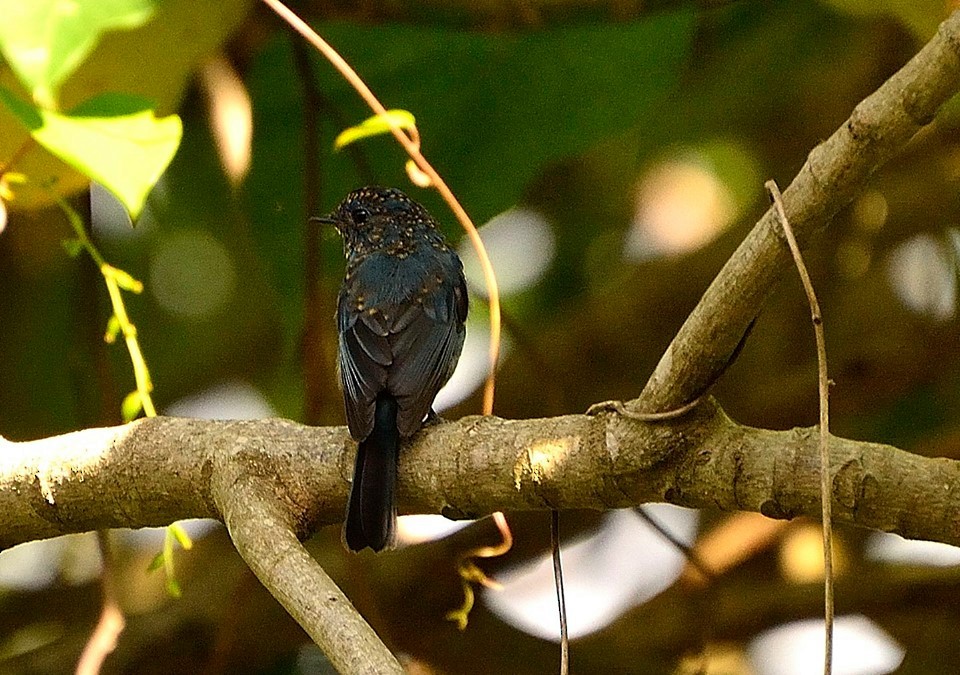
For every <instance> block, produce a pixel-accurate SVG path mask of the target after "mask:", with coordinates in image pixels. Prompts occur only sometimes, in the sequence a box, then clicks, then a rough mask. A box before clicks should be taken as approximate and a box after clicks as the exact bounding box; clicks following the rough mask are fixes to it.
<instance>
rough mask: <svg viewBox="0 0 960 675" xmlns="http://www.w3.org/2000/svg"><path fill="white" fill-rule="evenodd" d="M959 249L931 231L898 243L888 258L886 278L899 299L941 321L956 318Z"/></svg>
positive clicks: (915, 309)
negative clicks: (949, 245) (930, 233)
mask: <svg viewBox="0 0 960 675" xmlns="http://www.w3.org/2000/svg"><path fill="white" fill-rule="evenodd" d="M955 256H956V251H953V250H951V248H950V247H948V246H947V245H945V244H944V243H943V242H942V241H940V240H939V239H935V238H934V237H932V236H930V235H929V234H918V235H916V236H915V237H912V238H910V239H908V240H906V241H905V242H903V243H902V244H900V245H899V246H897V247H896V248H895V249H894V250H893V251H892V252H891V253H890V256H889V257H888V258H887V279H888V280H889V282H890V285H891V287H892V288H893V290H894V292H895V293H896V295H897V297H898V298H899V299H900V301H901V302H902V303H903V304H904V305H906V306H907V307H908V308H909V309H911V310H913V311H914V312H916V313H918V314H923V315H925V316H927V317H930V318H933V319H936V320H938V321H946V320H947V319H951V318H953V316H954V314H955V312H956V304H957V265H956V262H955V260H956V258H955Z"/></svg>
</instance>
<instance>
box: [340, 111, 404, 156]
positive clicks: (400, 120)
mask: <svg viewBox="0 0 960 675" xmlns="http://www.w3.org/2000/svg"><path fill="white" fill-rule="evenodd" d="M391 124H392V126H394V127H400V128H401V129H407V130H410V129H414V128H416V126H417V121H416V119H414V117H413V113H411V112H409V111H407V110H388V111H387V112H385V113H384V114H383V115H374V116H373V117H368V118H367V119H365V120H363V122H361V123H360V124H357V125H356V126H352V127H349V128H347V129H344V130H343V131H341V132H340V133H339V134H337V138H336V139H335V140H334V141H333V147H334V149H336V150H340V149H342V148H343V147H345V146H347V145H350V144H351V143H354V142H356V141H359V140H361V139H363V138H369V137H370V136H379V135H380V134H388V133H390V128H391Z"/></svg>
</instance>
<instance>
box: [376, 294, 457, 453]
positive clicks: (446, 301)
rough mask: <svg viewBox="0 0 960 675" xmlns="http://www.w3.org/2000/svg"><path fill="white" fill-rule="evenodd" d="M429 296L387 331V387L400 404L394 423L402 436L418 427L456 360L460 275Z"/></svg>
mask: <svg viewBox="0 0 960 675" xmlns="http://www.w3.org/2000/svg"><path fill="white" fill-rule="evenodd" d="M438 291H439V292H438V293H436V294H435V295H434V296H433V297H432V301H428V302H425V303H423V304H421V305H420V311H419V312H417V315H416V317H415V318H414V319H413V321H412V322H411V323H410V324H409V325H408V326H406V327H405V328H404V329H403V330H402V331H400V332H398V333H396V334H394V335H392V336H391V346H392V350H393V365H392V366H391V368H390V371H389V374H388V380H387V388H388V390H389V391H390V392H391V393H393V394H394V395H395V396H396V397H397V400H398V402H399V404H400V412H399V415H398V417H397V425H398V426H399V428H400V435H401V436H410V435H412V434H413V433H415V432H416V431H417V429H419V428H420V425H421V423H422V422H423V418H424V417H425V416H426V415H427V413H428V412H429V411H430V406H431V405H433V399H434V398H435V397H436V395H437V392H438V391H440V387H442V386H443V385H444V384H445V383H446V381H447V380H449V379H450V376H451V375H453V371H454V369H455V368H456V366H457V360H458V359H459V358H460V351H461V349H462V348H463V341H464V338H465V337H466V329H465V327H464V323H463V319H461V318H460V317H461V316H463V317H464V318H465V317H466V313H465V311H464V312H463V313H462V314H461V312H460V311H459V307H458V306H459V305H461V304H463V303H461V302H460V300H459V298H460V297H463V298H465V297H466V284H465V282H464V281H463V278H462V276H461V277H460V278H459V279H456V280H454V281H453V282H452V283H451V282H446V283H443V284H441V285H440V287H439V289H438Z"/></svg>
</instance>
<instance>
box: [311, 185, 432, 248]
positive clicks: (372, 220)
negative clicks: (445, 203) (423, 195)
mask: <svg viewBox="0 0 960 675" xmlns="http://www.w3.org/2000/svg"><path fill="white" fill-rule="evenodd" d="M311 220H314V221H316V222H320V223H327V224H330V225H333V226H334V227H335V228H337V231H338V232H339V233H340V235H341V236H342V237H343V243H344V248H345V249H346V250H347V253H348V254H350V253H357V252H363V251H366V250H370V249H376V248H381V247H382V246H384V245H387V244H390V243H392V242H395V241H397V240H398V239H406V238H411V237H413V236H414V235H416V234H417V233H419V232H423V231H424V230H434V229H436V223H435V221H434V220H433V218H432V217H431V216H430V214H429V213H427V210H426V209H425V208H423V207H422V206H421V205H420V204H418V203H417V202H415V201H413V200H412V199H410V197H408V196H407V195H406V194H404V193H403V192H402V191H400V190H398V189H396V188H383V187H375V186H374V187H363V188H360V189H358V190H354V191H353V192H351V193H350V194H348V195H347V196H346V197H345V198H344V199H343V201H342V202H340V204H339V205H338V206H337V208H335V209H334V210H333V211H332V212H331V213H330V214H329V215H326V216H322V217H319V218H312V219H311Z"/></svg>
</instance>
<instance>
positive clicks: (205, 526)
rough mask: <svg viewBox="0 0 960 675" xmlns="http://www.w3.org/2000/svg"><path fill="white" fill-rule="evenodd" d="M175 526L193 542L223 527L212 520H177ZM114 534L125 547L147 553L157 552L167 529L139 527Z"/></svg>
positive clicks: (218, 522)
mask: <svg viewBox="0 0 960 675" xmlns="http://www.w3.org/2000/svg"><path fill="white" fill-rule="evenodd" d="M177 524H179V525H180V526H181V527H183V529H184V530H185V531H186V533H187V534H188V535H189V536H190V539H192V540H193V541H197V540H198V539H202V538H203V537H205V536H206V535H208V534H210V533H211V532H213V531H214V530H216V529H218V528H220V527H223V526H222V525H221V524H220V521H218V520H213V519H212V518H191V519H190V520H178V521H177ZM114 532H116V534H117V536H118V537H119V538H120V541H122V542H123V543H124V544H125V545H127V546H129V547H130V548H133V549H138V550H140V551H143V552H147V553H157V552H159V551H160V549H161V547H162V546H163V541H164V539H165V538H166V536H167V528H165V527H141V528H140V529H138V530H114Z"/></svg>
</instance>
